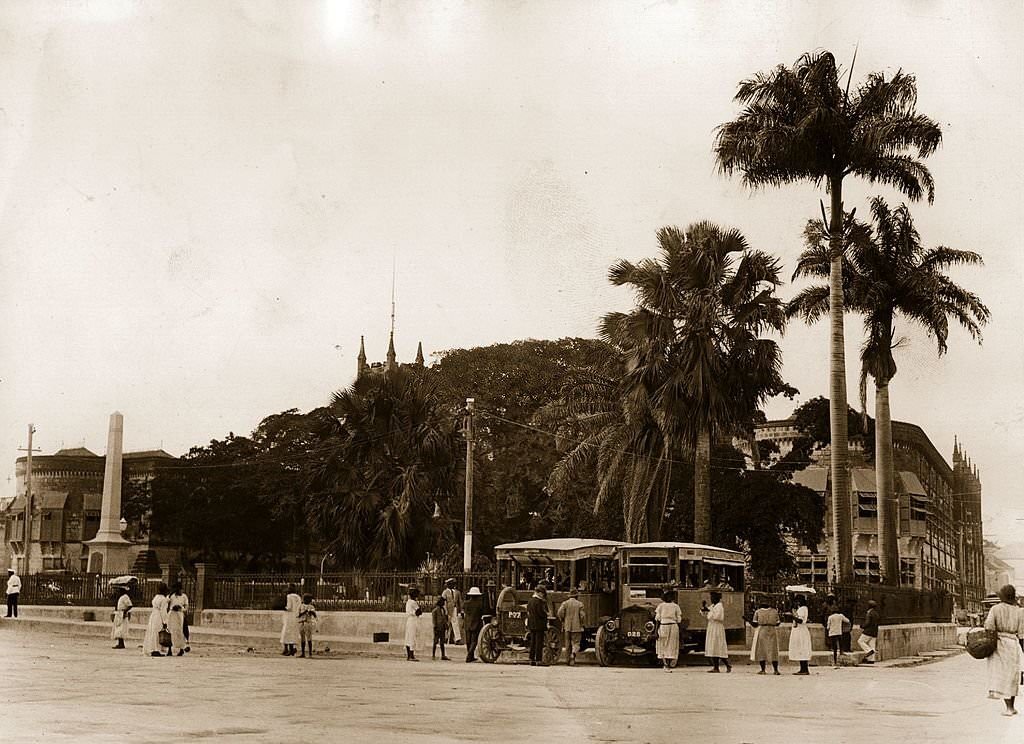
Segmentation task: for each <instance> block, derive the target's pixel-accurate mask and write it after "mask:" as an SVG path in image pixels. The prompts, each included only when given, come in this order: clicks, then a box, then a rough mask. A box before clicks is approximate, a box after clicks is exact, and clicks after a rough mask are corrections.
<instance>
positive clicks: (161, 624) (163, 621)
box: [142, 583, 170, 656]
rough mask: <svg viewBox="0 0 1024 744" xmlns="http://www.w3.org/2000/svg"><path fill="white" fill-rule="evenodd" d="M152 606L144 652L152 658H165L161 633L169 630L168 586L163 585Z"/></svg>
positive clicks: (143, 643)
mask: <svg viewBox="0 0 1024 744" xmlns="http://www.w3.org/2000/svg"><path fill="white" fill-rule="evenodd" d="M152 605H153V611H152V612H150V613H149V623H148V624H147V625H146V636H145V638H143V639H142V652H143V653H145V654H149V655H150V656H163V655H164V654H163V646H161V645H160V631H161V630H166V629H167V584H164V583H161V584H160V586H159V587H158V588H157V590H156V596H154V597H153V602H152ZM168 655H170V654H168Z"/></svg>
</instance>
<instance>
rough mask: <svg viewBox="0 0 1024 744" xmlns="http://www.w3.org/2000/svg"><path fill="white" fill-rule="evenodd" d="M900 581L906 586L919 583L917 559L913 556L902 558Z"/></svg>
mask: <svg viewBox="0 0 1024 744" xmlns="http://www.w3.org/2000/svg"><path fill="white" fill-rule="evenodd" d="M900 583H901V584H903V585H904V586H915V585H916V584H917V561H916V560H914V559H913V558H900Z"/></svg>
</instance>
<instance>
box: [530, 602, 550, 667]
mask: <svg viewBox="0 0 1024 744" xmlns="http://www.w3.org/2000/svg"><path fill="white" fill-rule="evenodd" d="M547 597H548V590H547V588H546V587H545V586H544V583H543V582H541V583H539V584H537V588H536V589H534V590H533V596H532V597H530V601H529V602H527V603H526V629H527V630H528V631H530V666H547V664H545V663H544V634H545V633H546V632H547V629H548V599H547Z"/></svg>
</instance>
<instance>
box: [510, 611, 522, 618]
mask: <svg viewBox="0 0 1024 744" xmlns="http://www.w3.org/2000/svg"><path fill="white" fill-rule="evenodd" d="M508 619H509V620H522V619H523V611H522V610H511V611H509V613H508Z"/></svg>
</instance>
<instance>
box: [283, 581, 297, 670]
mask: <svg viewBox="0 0 1024 744" xmlns="http://www.w3.org/2000/svg"><path fill="white" fill-rule="evenodd" d="M301 605H302V597H300V596H299V595H298V594H296V593H295V584H289V585H288V597H287V598H286V599H285V603H284V624H283V625H282V626H281V645H282V646H284V651H282V652H281V656H295V654H296V653H298V651H297V649H296V648H295V647H296V646H298V645H299V607H300V606H301Z"/></svg>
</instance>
